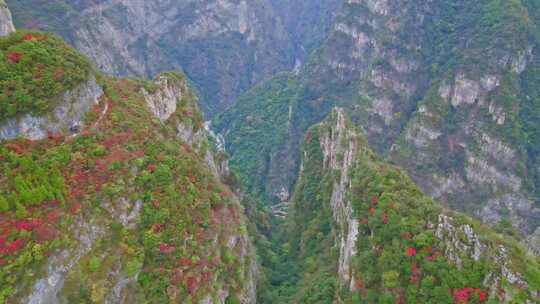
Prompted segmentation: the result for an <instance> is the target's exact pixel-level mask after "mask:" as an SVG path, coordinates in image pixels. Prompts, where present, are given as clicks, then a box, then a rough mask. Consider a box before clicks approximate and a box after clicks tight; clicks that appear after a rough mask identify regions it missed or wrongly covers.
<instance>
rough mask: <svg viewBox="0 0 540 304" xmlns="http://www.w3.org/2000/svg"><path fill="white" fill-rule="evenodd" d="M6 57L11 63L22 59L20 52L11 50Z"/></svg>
mask: <svg viewBox="0 0 540 304" xmlns="http://www.w3.org/2000/svg"><path fill="white" fill-rule="evenodd" d="M7 59H8V60H9V62H11V63H19V61H21V59H22V54H21V53H18V52H11V53H9V54H8V55H7Z"/></svg>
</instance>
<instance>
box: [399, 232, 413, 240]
mask: <svg viewBox="0 0 540 304" xmlns="http://www.w3.org/2000/svg"><path fill="white" fill-rule="evenodd" d="M401 238H402V239H404V240H410V239H411V238H412V234H411V233H410V232H403V233H401Z"/></svg>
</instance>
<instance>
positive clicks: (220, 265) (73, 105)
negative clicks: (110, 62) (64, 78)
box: [0, 32, 258, 304]
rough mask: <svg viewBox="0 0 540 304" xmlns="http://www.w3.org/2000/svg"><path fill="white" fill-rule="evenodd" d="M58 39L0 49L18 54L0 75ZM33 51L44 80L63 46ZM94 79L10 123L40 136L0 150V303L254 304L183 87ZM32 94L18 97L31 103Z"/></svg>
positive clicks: (4, 42) (234, 209)
mask: <svg viewBox="0 0 540 304" xmlns="http://www.w3.org/2000/svg"><path fill="white" fill-rule="evenodd" d="M19 36H21V37H23V38H24V37H25V38H24V39H23V38H21V37H19ZM19 38H20V39H19ZM55 39H56V38H54V37H53V36H48V35H46V34H42V33H35V32H32V33H20V34H12V35H11V36H9V37H7V38H0V45H1V46H2V47H7V48H8V49H9V47H10V46H9V45H10V44H14V45H17V46H18V47H19V50H21V51H20V57H18V58H21V60H18V61H16V62H15V61H11V62H8V63H7V64H10V65H15V64H17V65H19V71H23V70H24V69H23V67H24V66H23V65H24V64H29V63H28V62H27V61H24V59H25V58H27V57H30V54H31V52H30V51H31V50H32V49H33V48H32V47H33V45H34V44H35V43H46V42H47V41H54V40H55ZM53 46H55V47H53ZM42 47H43V49H46V50H47V51H48V53H47V54H48V55H49V56H47V57H46V58H40V57H32V58H33V60H32V61H31V63H32V64H36V65H40V66H41V67H42V70H44V71H46V70H47V68H48V67H49V66H48V65H49V64H55V63H56V62H49V61H48V60H49V58H56V57H57V56H63V54H64V52H65V50H66V49H67V48H68V47H67V46H65V45H57V44H53V45H48V46H47V48H46V47H45V46H42ZM8 60H9V59H8ZM64 60H65V61H67V60H68V58H64ZM78 64H81V65H83V66H84V64H85V63H84V62H79V63H78ZM73 66H75V67H78V68H81V67H82V66H78V65H77V64H73ZM11 68H12V67H10V69H11ZM83 70H84V69H83ZM10 71H11V70H10ZM94 73H95V74H93V75H95V77H94V76H90V77H89V80H88V81H87V82H82V83H81V84H80V85H78V86H75V87H73V88H71V89H69V90H68V91H66V92H64V93H63V94H60V95H59V96H60V97H58V96H57V95H55V96H56V98H60V99H61V100H57V99H55V98H54V97H52V98H51V99H47V100H50V101H51V105H55V106H50V107H45V108H43V109H44V110H40V111H39V113H42V112H43V111H45V113H44V114H43V115H44V116H35V115H34V114H32V113H34V112H36V111H33V110H30V109H31V108H29V111H30V114H27V115H26V114H25V115H26V116H25V115H23V116H20V117H17V118H16V119H15V120H13V121H15V122H17V123H19V125H18V126H21V122H22V121H26V120H27V119H29V118H28V117H31V118H32V119H33V121H39V126H36V127H35V128H33V129H27V128H25V129H24V130H22V129H21V130H20V132H23V133H19V134H18V135H19V136H17V138H11V137H12V136H11V135H10V134H12V133H13V132H11V131H10V132H11V133H10V134H8V135H10V136H8V138H7V139H6V140H4V141H3V142H2V143H1V144H0V160H1V164H2V172H1V173H0V181H2V183H1V184H2V186H1V187H0V232H1V234H0V286H1V287H0V302H6V301H7V302H8V303H11V302H16V303H19V302H24V303H74V302H76V303H80V302H92V303H127V302H153V303H185V301H191V302H192V303H204V304H211V303H229V302H231V301H232V302H233V303H255V297H256V290H255V288H256V287H255V282H256V279H257V276H258V273H257V272H258V266H257V263H256V260H255V253H254V249H253V246H252V245H251V240H250V238H249V237H248V235H247V231H246V228H245V227H246V226H245V225H246V219H245V217H244V212H243V209H242V207H241V205H240V203H239V201H238V199H237V198H236V196H235V195H234V194H233V193H232V192H231V190H230V189H229V188H228V186H227V185H225V184H224V183H222V182H221V180H222V179H225V177H224V176H222V175H221V173H222V172H226V164H222V163H221V162H220V161H218V159H219V158H217V157H215V155H216V154H214V151H215V149H214V148H213V147H212V146H211V144H210V143H209V141H208V134H207V133H206V131H205V128H204V124H203V119H202V113H201V112H200V111H199V109H198V106H197V98H196V95H195V93H194V92H193V91H192V89H190V87H189V85H188V83H187V80H186V77H185V76H183V75H179V74H174V73H166V74H160V75H159V76H158V77H157V78H156V80H155V81H153V82H149V81H142V80H127V79H116V78H109V77H105V76H102V75H100V74H99V73H98V72H94ZM45 74H46V73H45ZM9 75H13V74H9ZM65 75H69V70H66V73H65ZM8 80H9V79H8ZM31 84H32V83H31V82H28V83H26V85H27V87H26V89H24V87H19V86H17V90H18V91H20V92H29V93H28V94H34V95H35V94H37V93H39V92H38V91H33V89H29V88H30V87H29V86H28V85H31ZM47 84H48V83H46V82H45V83H40V87H41V88H43V86H46V85H47ZM2 88H4V90H1V91H2V92H6V91H7V88H9V87H8V86H7V85H4V83H2ZM49 89H50V90H51V91H54V90H56V89H57V88H56V87H51V88H49ZM53 95H54V94H53ZM9 96H11V95H8V97H9ZM39 96H41V95H39ZM45 96H48V95H45ZM0 97H2V98H4V97H5V96H4V95H0ZM97 97H100V98H99V99H98V98H97ZM21 100H27V99H21ZM8 101H13V99H10V98H8ZM31 105H32V106H38V105H39V104H35V105H34V104H31ZM47 111H49V112H47ZM36 113H37V112H36ZM8 114H9V113H8ZM7 123H8V124H10V123H12V122H11V121H8V122H7ZM75 127H76V128H75ZM4 128H7V127H4ZM74 129H76V132H74ZM10 130H11V129H10ZM29 130H30V131H31V132H30V131H29ZM47 131H48V132H47ZM47 133H48V134H47ZM44 134H45V135H46V136H44ZM187 299H189V300H187Z"/></svg>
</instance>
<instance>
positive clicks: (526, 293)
mask: <svg viewBox="0 0 540 304" xmlns="http://www.w3.org/2000/svg"><path fill="white" fill-rule="evenodd" d="M358 132H359V131H358V130H357V129H356V128H355V127H354V126H353V124H352V122H351V121H350V120H349V119H348V118H347V117H346V115H345V114H344V111H343V110H342V109H336V110H334V111H332V113H331V114H330V117H329V118H328V119H327V120H325V121H323V122H322V123H321V124H319V125H317V126H315V127H314V128H312V129H310V130H309V131H308V135H307V136H306V137H305V143H304V148H303V152H302V167H301V168H302V171H301V172H300V176H299V180H298V184H297V187H296V188H295V193H294V195H293V200H292V206H291V210H292V211H291V215H290V219H289V221H290V222H289V229H290V232H291V239H290V243H288V245H290V246H291V249H290V253H291V255H292V256H295V255H297V254H299V255H300V259H299V263H301V264H303V267H301V268H300V269H303V271H304V273H302V274H300V275H299V277H300V278H301V279H300V280H299V282H297V286H298V288H296V289H295V290H296V292H297V294H296V295H295V296H294V298H295V299H301V300H303V301H306V299H310V300H311V301H313V300H314V299H317V300H319V301H321V302H325V301H338V302H342V301H343V302H347V301H351V300H352V301H353V302H354V301H362V300H364V301H375V300H376V299H381V298H382V299H384V300H385V301H388V302H389V303H390V302H395V301H400V302H401V301H403V302H409V301H418V302H425V301H436V302H437V303H455V302H459V301H478V302H479V303H482V302H486V301H490V300H491V301H495V302H504V303H510V302H512V301H517V302H520V303H536V302H537V301H538V290H539V288H540V286H539V285H538V279H539V278H540V272H538V269H539V268H538V259H537V258H535V257H533V256H532V255H527V253H526V250H525V248H523V247H522V246H521V245H519V244H518V243H517V242H516V240H513V239H511V238H509V237H506V236H505V237H503V236H502V235H498V234H496V233H494V232H493V231H492V230H490V229H489V228H486V227H485V226H483V225H481V224H479V223H478V222H476V221H474V220H471V219H470V218H469V217H467V216H464V215H461V214H458V213H453V212H450V211H447V210H444V209H442V208H441V207H440V206H439V205H437V204H436V203H434V202H433V201H432V200H431V199H429V198H428V197H427V196H425V195H424V194H422V193H421V192H420V190H419V189H418V188H417V187H416V186H415V185H414V184H413V183H412V181H411V180H410V179H409V178H408V177H407V176H406V174H405V173H404V172H403V171H401V169H399V168H397V167H394V166H392V165H389V164H386V163H384V161H383V160H382V159H381V158H379V157H378V156H376V155H375V154H374V153H373V152H372V151H371V150H370V149H369V148H368V147H367V141H366V139H364V137H363V136H362V135H360V133H358ZM315 172H318V173H315ZM307 210H309V211H307ZM328 211H329V212H328ZM324 216H330V217H331V221H330V223H329V225H330V230H329V229H328V228H329V227H327V226H326V225H327V222H325V220H324ZM327 239H331V240H333V242H334V246H333V247H332V248H330V247H328V248H325V249H324V248H323V247H319V246H317V245H316V243H321V242H324V243H325V242H326V240H327ZM523 261H527V262H525V263H523ZM328 262H331V263H332V266H327V265H326V263H328ZM313 264H319V266H320V268H319V269H314V268H312V267H311V265H313ZM323 282H326V283H324V284H327V286H334V287H333V288H334V289H333V290H330V291H325V292H324V293H323V292H321V291H320V290H317V288H309V287H308V286H319V285H321V284H323ZM331 282H335V285H333V283H331ZM329 288H331V287H329ZM308 302H309V301H308Z"/></svg>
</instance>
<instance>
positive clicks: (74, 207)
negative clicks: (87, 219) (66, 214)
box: [70, 203, 82, 215]
mask: <svg viewBox="0 0 540 304" xmlns="http://www.w3.org/2000/svg"><path fill="white" fill-rule="evenodd" d="M81 208H82V205H81V204H80V203H75V204H73V205H72V206H71V210H70V211H71V214H73V215H75V214H77V213H78V212H79V210H81Z"/></svg>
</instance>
